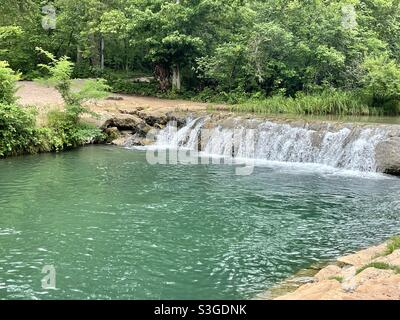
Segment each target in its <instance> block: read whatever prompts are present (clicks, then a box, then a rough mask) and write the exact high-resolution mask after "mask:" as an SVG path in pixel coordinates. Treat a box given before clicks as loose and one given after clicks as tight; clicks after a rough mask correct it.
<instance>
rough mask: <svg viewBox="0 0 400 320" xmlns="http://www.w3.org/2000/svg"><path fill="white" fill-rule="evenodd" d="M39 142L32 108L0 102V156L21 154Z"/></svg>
mask: <svg viewBox="0 0 400 320" xmlns="http://www.w3.org/2000/svg"><path fill="white" fill-rule="evenodd" d="M39 144H40V143H39V141H38V140H37V132H36V128H35V113H34V112H33V110H32V109H22V108H20V107H18V106H16V105H9V104H3V103H0V157H3V156H10V155H17V154H22V153H25V152H27V151H28V150H27V149H28V146H37V145H39Z"/></svg>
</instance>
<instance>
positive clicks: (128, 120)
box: [102, 113, 145, 132]
mask: <svg viewBox="0 0 400 320" xmlns="http://www.w3.org/2000/svg"><path fill="white" fill-rule="evenodd" d="M144 124H145V123H144V121H143V120H142V119H140V118H139V117H137V116H135V115H131V114H124V113H121V114H117V115H114V116H113V117H112V118H110V119H108V120H107V121H106V122H105V123H104V124H103V126H102V127H103V128H104V129H106V128H110V127H115V128H118V130H131V131H132V132H137V131H139V130H141V128H142V127H140V126H143V125H144Z"/></svg>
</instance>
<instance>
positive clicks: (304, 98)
mask: <svg viewBox="0 0 400 320" xmlns="http://www.w3.org/2000/svg"><path fill="white" fill-rule="evenodd" d="M231 110H232V111H238V112H255V113H263V114H268V113H287V114H290V113H294V114H309V115H335V114H336V115H383V114H384V112H383V110H382V109H380V108H374V107H371V106H369V105H368V102H367V101H366V99H365V98H364V97H363V96H362V95H361V94H357V93H351V92H344V91H323V92H320V93H314V94H304V93H298V94H297V95H296V97H294V98H292V97H285V96H282V95H274V96H271V97H268V98H265V99H249V100H248V101H246V102H244V103H240V104H238V105H234V106H232V107H231Z"/></svg>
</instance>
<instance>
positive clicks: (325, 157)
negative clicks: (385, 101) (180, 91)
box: [156, 117, 389, 172]
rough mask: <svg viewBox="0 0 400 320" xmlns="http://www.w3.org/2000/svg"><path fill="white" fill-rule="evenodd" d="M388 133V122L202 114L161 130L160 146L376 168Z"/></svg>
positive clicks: (368, 170)
mask: <svg viewBox="0 0 400 320" xmlns="http://www.w3.org/2000/svg"><path fill="white" fill-rule="evenodd" d="M225 122H226V121H225ZM388 135H389V130H388V129H387V128H385V127H384V126H363V125H360V126H357V125H348V126H345V125H338V124H335V123H320V124H318V125H315V124H303V125H299V124H296V123H295V122H294V123H279V122H271V121H261V120H254V119H253V120H246V119H240V118H235V119H231V121H230V122H229V123H228V125H226V123H224V121H218V120H217V121H215V120H213V119H211V118H210V117H200V118H195V119H189V120H188V121H187V124H186V125H185V126H184V127H183V128H181V129H179V130H178V129H177V128H176V126H175V125H174V124H173V123H172V124H169V125H168V126H167V127H166V128H164V129H163V130H161V131H160V133H159V134H158V136H157V142H156V146H158V147H168V148H178V149H179V148H185V149H192V150H196V151H200V152H201V153H202V154H207V155H215V156H224V157H235V158H236V157H237V158H250V159H260V160H268V161H279V162H292V163H316V164H323V165H328V166H332V167H336V168H343V169H348V170H358V171H364V172H375V171H377V167H376V161H375V147H376V145H377V144H378V143H379V142H381V141H383V140H384V139H386V138H387V137H388Z"/></svg>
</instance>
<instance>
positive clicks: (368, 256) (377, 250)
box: [337, 243, 387, 268]
mask: <svg viewBox="0 0 400 320" xmlns="http://www.w3.org/2000/svg"><path fill="white" fill-rule="evenodd" d="M386 246H387V245H386V243H383V244H381V245H378V246H374V247H371V248H368V249H365V250H361V251H358V252H356V253H354V254H350V255H348V256H344V257H340V258H339V259H337V262H338V264H339V265H351V266H354V267H356V268H359V267H362V266H364V265H366V264H369V263H371V262H372V260H373V259H375V258H377V257H378V256H379V255H381V254H383V253H384V252H385V250H386Z"/></svg>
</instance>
